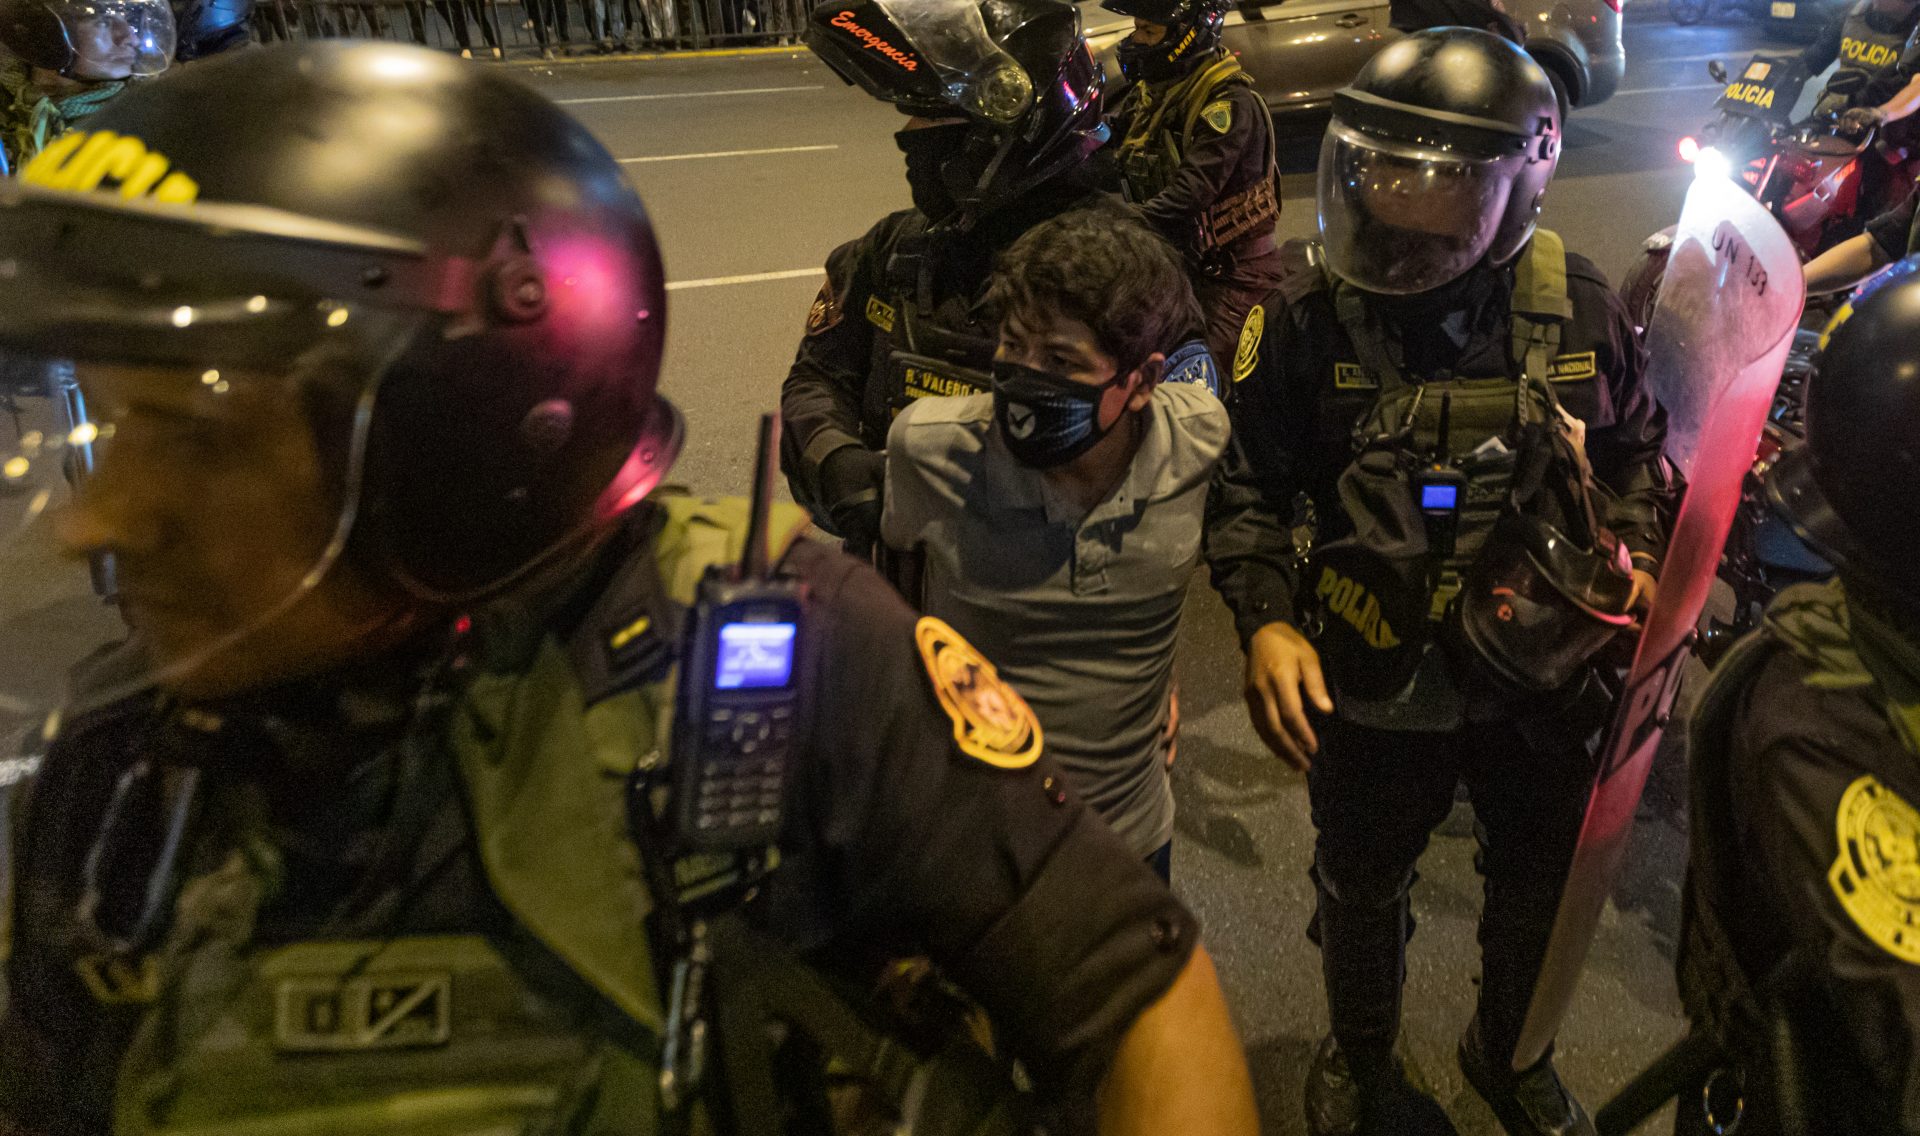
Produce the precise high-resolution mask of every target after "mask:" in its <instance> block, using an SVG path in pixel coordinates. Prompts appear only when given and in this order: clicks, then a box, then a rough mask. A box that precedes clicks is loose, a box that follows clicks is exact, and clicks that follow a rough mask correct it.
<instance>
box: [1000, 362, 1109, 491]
mask: <svg viewBox="0 0 1920 1136" xmlns="http://www.w3.org/2000/svg"><path fill="white" fill-rule="evenodd" d="M1125 378H1126V376H1125V375H1115V376H1114V377H1113V378H1112V379H1110V380H1109V381H1107V382H1104V383H1101V384H1100V385H1099V386H1097V387H1093V386H1088V385H1087V384H1085V383H1076V382H1074V381H1073V380H1072V379H1067V378H1062V377H1061V376H1059V375H1050V374H1048V373H1047V372H1045V371H1036V370H1034V369H1033V368H1032V367H1027V366H1022V365H1021V364H1019V363H1002V362H997V361H996V362H995V363H994V365H993V420H994V423H995V425H996V426H997V427H998V428H999V431H1000V440H1001V441H1003V442H1005V443H1006V444H1007V450H1008V451H1009V452H1011V453H1012V454H1013V456H1014V457H1015V458H1016V459H1017V460H1018V461H1019V462H1020V463H1021V464H1022V465H1028V466H1032V467H1033V468H1035V469H1052V468H1054V467H1055V466H1061V465H1065V464H1066V463H1068V462H1070V461H1072V460H1073V459H1075V458H1077V457H1079V456H1080V455H1081V454H1084V453H1086V452H1087V451H1088V450H1090V449H1092V448H1093V446H1094V443H1096V442H1098V441H1099V440H1100V439H1101V438H1103V437H1105V436H1106V433H1107V428H1106V427H1103V426H1101V425H1100V398H1101V396H1102V395H1104V394H1106V392H1107V391H1108V390H1109V389H1110V388H1111V387H1113V385H1114V384H1115V383H1119V382H1121V381H1123V380H1124V379H1125Z"/></svg>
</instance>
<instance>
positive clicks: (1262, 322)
mask: <svg viewBox="0 0 1920 1136" xmlns="http://www.w3.org/2000/svg"><path fill="white" fill-rule="evenodd" d="M1266 333H1267V309H1266V308H1264V307H1262V306H1261V305H1259V304H1255V305H1254V306H1253V307H1252V308H1251V309H1249V310H1248V312H1247V322H1245V323H1243V324H1241V325H1240V346H1239V347H1238V348H1236V349H1235V350H1234V352H1233V381H1234V382H1236V383H1237V382H1239V381H1240V380H1242V379H1244V378H1246V377H1247V376H1248V375H1251V374H1253V369H1254V368H1255V367H1257V366H1259V365H1260V337H1261V336H1263V335H1265V334H1266Z"/></svg>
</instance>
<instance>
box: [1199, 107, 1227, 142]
mask: <svg viewBox="0 0 1920 1136" xmlns="http://www.w3.org/2000/svg"><path fill="white" fill-rule="evenodd" d="M1200 121H1202V122H1204V123H1206V124H1207V125H1208V126H1211V127H1213V132H1214V133H1215V134H1225V133H1226V132H1227V131H1228V130H1230V129H1232V127H1233V104H1232V103H1230V102H1228V101H1227V100H1225V99H1221V100H1220V101H1219V102H1217V103H1208V104H1207V105H1206V106H1205V107H1203V108H1202V109H1201V111H1200Z"/></svg>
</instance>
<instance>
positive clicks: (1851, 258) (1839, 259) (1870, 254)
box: [1806, 233, 1887, 296]
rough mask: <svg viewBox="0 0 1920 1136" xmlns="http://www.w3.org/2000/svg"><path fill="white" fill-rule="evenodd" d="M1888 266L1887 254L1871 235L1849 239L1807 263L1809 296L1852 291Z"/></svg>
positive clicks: (1861, 235)
mask: <svg viewBox="0 0 1920 1136" xmlns="http://www.w3.org/2000/svg"><path fill="white" fill-rule="evenodd" d="M1886 263H1887V257H1886V254H1885V253H1884V252H1882V251H1881V249H1880V245H1879V243H1878V242H1876V241H1875V240H1874V239H1873V237H1872V235H1871V234H1868V233H1861V234H1860V235H1858V236H1855V237H1849V238H1848V239H1846V240H1844V241H1841V242H1840V243H1839V244H1837V245H1835V246H1833V247H1832V248H1830V249H1828V250H1827V251H1825V252H1823V253H1821V254H1820V255H1819V256H1816V257H1814V258H1813V259H1812V260H1810V261H1808V262H1807V266H1806V277H1807V294H1808V295H1810V296H1818V295H1821V294H1823V293H1827V292H1838V291H1841V290H1843V289H1846V288H1851V287H1853V286H1854V285H1855V284H1858V283H1860V280H1861V278H1862V277H1864V276H1866V275H1867V274H1868V273H1870V272H1872V271H1873V270H1874V269H1876V268H1879V267H1880V266H1881V265H1883V264H1886Z"/></svg>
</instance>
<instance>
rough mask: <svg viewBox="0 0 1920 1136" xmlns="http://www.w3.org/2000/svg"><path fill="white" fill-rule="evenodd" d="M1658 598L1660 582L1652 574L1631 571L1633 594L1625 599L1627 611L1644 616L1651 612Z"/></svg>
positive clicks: (1638, 570) (1637, 570) (1636, 570)
mask: <svg viewBox="0 0 1920 1136" xmlns="http://www.w3.org/2000/svg"><path fill="white" fill-rule="evenodd" d="M1659 597H1660V582H1659V581H1658V580H1655V579H1654V578H1653V573H1651V572H1645V571H1642V570H1640V569H1638V568H1635V569H1634V570H1633V593H1632V594H1631V595H1629V596H1628V597H1627V610H1628V611H1632V612H1638V613H1639V614H1641V615H1643V616H1644V615H1646V614H1647V613H1648V612H1650V611H1652V610H1653V601H1654V600H1656V599H1658V598H1659Z"/></svg>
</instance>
